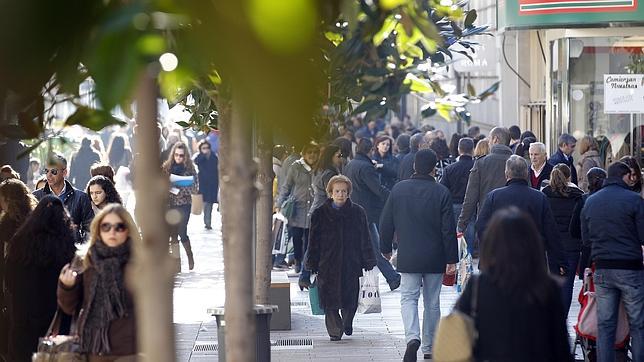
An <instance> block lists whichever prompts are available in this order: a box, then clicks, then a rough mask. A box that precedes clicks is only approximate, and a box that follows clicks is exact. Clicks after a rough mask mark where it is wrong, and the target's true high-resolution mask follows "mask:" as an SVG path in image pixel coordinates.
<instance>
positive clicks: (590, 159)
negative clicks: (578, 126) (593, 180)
mask: <svg viewBox="0 0 644 362" xmlns="http://www.w3.org/2000/svg"><path fill="white" fill-rule="evenodd" d="M579 154H580V155H581V157H580V159H579V162H578V163H577V175H579V188H580V189H582V190H583V191H584V192H588V178H587V177H586V174H587V173H588V171H589V170H590V169H591V168H593V167H599V168H604V165H603V164H602V160H601V158H600V157H599V145H598V144H597V141H596V140H595V139H594V138H593V137H592V136H588V135H586V136H584V137H583V138H582V139H581V140H580V141H579Z"/></svg>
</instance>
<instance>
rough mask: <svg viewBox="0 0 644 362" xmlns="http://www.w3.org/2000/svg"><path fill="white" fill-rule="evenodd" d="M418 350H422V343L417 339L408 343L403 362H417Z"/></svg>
mask: <svg viewBox="0 0 644 362" xmlns="http://www.w3.org/2000/svg"><path fill="white" fill-rule="evenodd" d="M418 348H420V341H419V340H417V339H412V340H411V341H409V342H408V343H407V349H406V350H405V356H404V357H403V362H414V361H416V353H418Z"/></svg>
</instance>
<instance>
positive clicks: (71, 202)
mask: <svg viewBox="0 0 644 362" xmlns="http://www.w3.org/2000/svg"><path fill="white" fill-rule="evenodd" d="M51 193H52V192H51V189H50V188H49V184H47V183H46V184H45V187H43V188H42V189H38V190H36V191H34V193H33V194H34V196H35V197H36V198H37V199H38V200H40V199H42V198H43V197H44V196H45V195H49V194H51ZM60 199H61V200H62V201H63V204H65V207H66V208H67V211H69V214H70V215H71V218H72V222H74V224H75V225H76V234H75V239H76V242H85V240H87V237H89V233H90V231H89V224H91V223H92V219H94V210H92V201H91V200H90V199H89V196H87V194H86V193H84V192H83V191H81V190H78V189H75V188H74V187H73V186H72V184H71V183H69V181H67V180H65V194H64V195H63V196H62V197H61V198H60Z"/></svg>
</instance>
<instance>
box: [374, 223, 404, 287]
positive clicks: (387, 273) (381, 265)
mask: <svg viewBox="0 0 644 362" xmlns="http://www.w3.org/2000/svg"><path fill="white" fill-rule="evenodd" d="M369 234H370V235H371V245H372V246H373V251H374V253H376V265H377V266H378V269H380V273H382V275H383V276H384V277H385V279H386V280H387V283H389V284H391V283H393V282H395V281H398V280H400V274H398V273H397V272H396V271H395V270H394V267H393V266H392V265H391V263H390V262H389V260H387V259H385V257H384V256H382V253H381V252H380V234H379V233H378V227H377V226H376V223H373V222H372V223H370V224H369Z"/></svg>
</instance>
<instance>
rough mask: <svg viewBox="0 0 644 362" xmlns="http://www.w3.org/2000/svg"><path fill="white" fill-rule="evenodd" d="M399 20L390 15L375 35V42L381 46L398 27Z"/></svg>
mask: <svg viewBox="0 0 644 362" xmlns="http://www.w3.org/2000/svg"><path fill="white" fill-rule="evenodd" d="M396 24H398V21H397V20H396V19H395V18H394V16H393V15H390V16H388V17H387V18H386V19H385V21H384V22H383V24H382V28H380V30H379V31H378V32H377V33H376V35H374V36H373V44H374V45H375V46H379V45H380V44H382V42H383V41H385V39H387V38H388V37H389V35H390V34H391V32H392V31H394V29H395V28H396Z"/></svg>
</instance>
